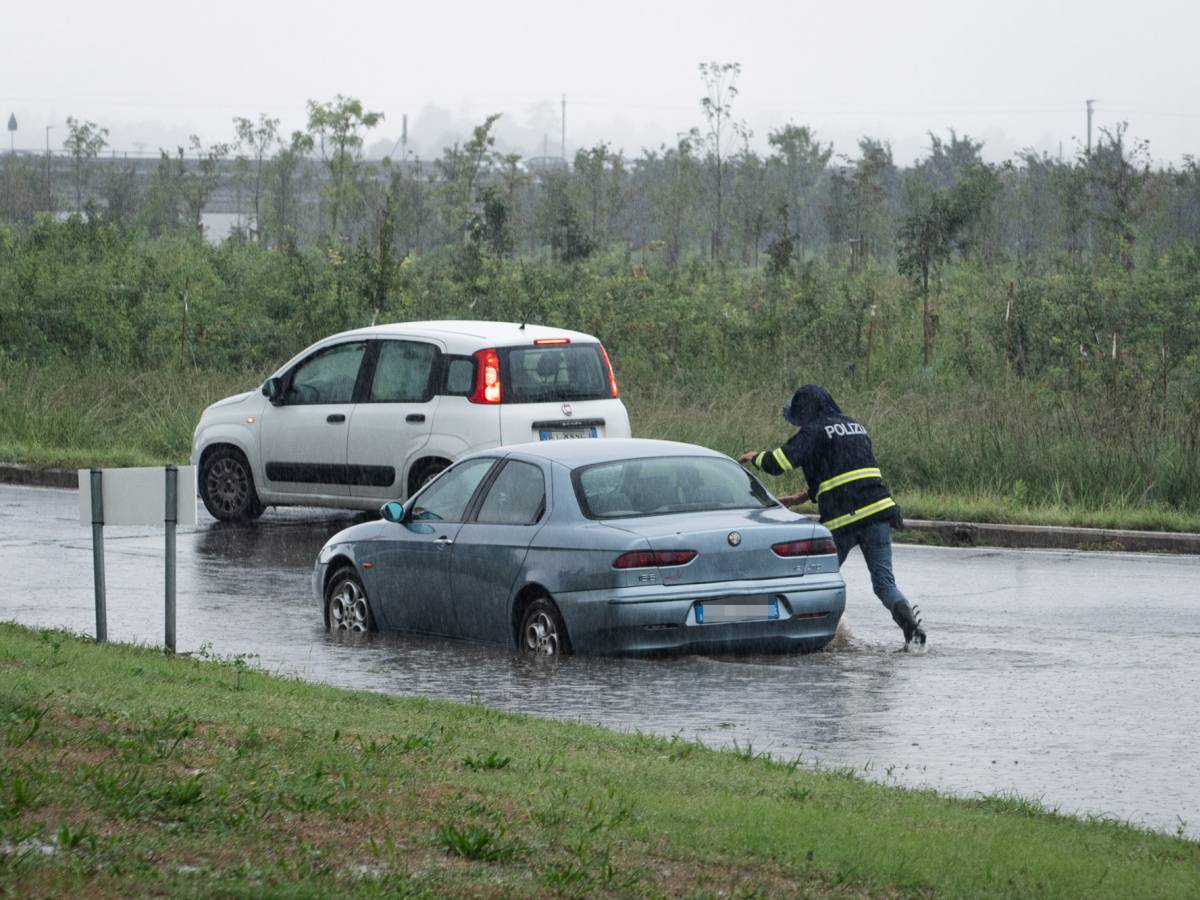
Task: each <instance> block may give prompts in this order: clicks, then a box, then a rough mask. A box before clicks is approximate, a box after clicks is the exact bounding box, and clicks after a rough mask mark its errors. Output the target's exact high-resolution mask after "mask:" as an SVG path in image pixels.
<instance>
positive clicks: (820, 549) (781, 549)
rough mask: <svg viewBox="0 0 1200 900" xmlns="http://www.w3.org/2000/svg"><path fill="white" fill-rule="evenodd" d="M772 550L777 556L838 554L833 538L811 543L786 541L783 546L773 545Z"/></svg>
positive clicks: (817, 539) (819, 539) (820, 539)
mask: <svg viewBox="0 0 1200 900" xmlns="http://www.w3.org/2000/svg"><path fill="white" fill-rule="evenodd" d="M771 549H772V550H774V551H775V555H776V556H824V555H826V554H828V553H837V544H835V543H834V542H833V538H816V539H815V540H811V541H784V542H783V543H782V544H772V545H771Z"/></svg>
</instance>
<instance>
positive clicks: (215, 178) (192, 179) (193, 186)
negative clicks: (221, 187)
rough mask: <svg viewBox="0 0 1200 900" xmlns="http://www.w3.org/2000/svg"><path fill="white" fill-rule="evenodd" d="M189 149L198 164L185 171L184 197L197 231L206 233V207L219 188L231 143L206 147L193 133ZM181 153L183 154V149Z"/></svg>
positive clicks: (190, 219) (189, 218) (189, 141)
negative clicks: (223, 163)
mask: <svg viewBox="0 0 1200 900" xmlns="http://www.w3.org/2000/svg"><path fill="white" fill-rule="evenodd" d="M188 149H190V150H191V151H192V153H194V154H195V155H196V165H195V167H194V168H190V167H189V168H187V169H186V171H185V176H184V179H183V197H184V202H185V203H186V204H187V210H188V220H189V221H190V222H191V224H192V225H193V226H194V227H195V229H196V231H198V232H199V233H200V234H204V208H205V207H206V206H208V201H209V198H211V197H212V195H213V191H215V190H216V189H217V184H218V182H219V181H220V178H221V162H222V160H224V159H225V157H226V156H228V155H229V144H227V143H220V142H218V143H216V144H209V145H208V146H207V147H206V146H204V144H203V143H202V142H201V141H200V138H199V137H198V136H197V135H194V134H193V135H192V136H191V137H190V138H189V139H188ZM179 154H180V157H182V156H183V150H182V149H181V150H180V151H179Z"/></svg>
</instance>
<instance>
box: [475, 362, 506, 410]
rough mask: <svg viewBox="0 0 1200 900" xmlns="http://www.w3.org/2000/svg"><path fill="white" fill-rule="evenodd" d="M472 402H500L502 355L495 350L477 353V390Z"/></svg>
mask: <svg viewBox="0 0 1200 900" xmlns="http://www.w3.org/2000/svg"><path fill="white" fill-rule="evenodd" d="M471 402H472V403H499V402H500V354H498V353H497V352H496V351H495V350H477V351H475V390H474V391H473V392H472V394H471Z"/></svg>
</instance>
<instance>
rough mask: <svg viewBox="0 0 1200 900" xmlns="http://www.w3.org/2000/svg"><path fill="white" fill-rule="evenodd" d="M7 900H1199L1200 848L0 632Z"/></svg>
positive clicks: (680, 750) (1024, 812)
mask: <svg viewBox="0 0 1200 900" xmlns="http://www.w3.org/2000/svg"><path fill="white" fill-rule="evenodd" d="M0 673H2V674H3V678H2V680H0V684H2V687H0V739H2V741H3V755H2V761H0V892H2V893H4V894H7V895H10V896H22V897H29V896H61V895H87V896H133V895H137V896H142V895H147V894H156V895H159V894H169V895H178V896H200V895H203V896H213V895H222V896H251V895H253V896H288V897H297V896H326V895H345V896H378V895H388V896H393V895H398V896H426V895H437V896H447V895H449V896H463V895H470V896H563V895H566V896H582V895H586V894H599V895H643V896H702V895H717V894H725V895H733V896H759V895H766V896H794V895H805V896H831V895H832V896H854V897H861V896H889V897H890V896H922V897H932V896H1056V897H1061V896H1081V897H1082V896H1088V897H1104V896H1111V897H1130V896H1139V897H1151V896H1160V897H1183V896H1195V888H1196V885H1197V884H1200V844H1197V843H1196V842H1192V841H1188V840H1184V839H1181V838H1179V837H1171V836H1168V835H1162V834H1156V833H1150V832H1146V831H1142V830H1138V829H1135V828H1132V827H1129V826H1127V825H1123V824H1121V823H1117V822H1113V821H1107V820H1088V821H1085V820H1080V819H1075V818H1071V817H1067V816H1062V815H1058V814H1055V813H1054V812H1051V811H1047V810H1045V809H1043V808H1041V807H1040V806H1039V805H1038V804H1037V803H1033V802H1030V801H1027V800H1024V799H1022V798H1019V797H1010V796H987V797H980V798H977V799H973V800H957V799H949V798H946V797H943V796H940V795H938V794H935V793H933V792H929V791H911V790H903V789H899V788H895V787H888V786H883V785H879V784H874V783H869V782H865V781H862V780H860V779H859V778H857V777H855V775H854V773H853V772H851V771H815V772H814V771H811V770H807V769H805V768H804V767H802V766H800V765H798V764H797V763H794V762H791V763H785V762H781V761H778V760H773V759H770V758H769V757H767V756H765V755H761V754H755V753H754V752H753V751H752V750H750V749H749V748H747V749H746V750H745V751H743V752H737V753H735V752H717V751H713V750H709V749H705V748H704V747H701V746H699V745H697V744H693V743H689V742H685V741H681V740H678V739H665V738H658V737H650V736H645V735H625V734H617V733H614V732H610V731H606V730H603V729H600V728H595V727H589V726H586V725H580V724H564V723H559V722H551V721H545V720H540V719H536V718H531V717H527V716H521V715H515V714H510V713H502V712H497V711H493V710H489V709H486V708H482V707H479V706H472V705H462V704H453V703H448V702H441V701H430V700H425V699H421V698H394V697H386V696H381V695H376V694H368V693H354V692H348V691H343V690H337V689H333V688H329V687H324V686H319V685H313V684H308V683H304V682H300V681H297V680H288V679H280V678H276V677H273V676H270V675H267V674H265V673H262V672H259V671H254V670H251V669H248V668H247V667H246V666H245V665H244V664H243V663H242V662H241V661H232V662H228V661H225V662H222V661H212V660H204V659H195V658H191V659H185V658H178V659H172V658H168V657H165V656H163V655H162V654H161V653H159V652H157V651H154V650H151V649H146V648H138V647H132V646H123V645H104V646H99V645H96V644H94V643H93V642H91V641H89V640H86V639H83V638H78V637H72V636H69V635H66V634H63V633H59V632H35V631H32V630H29V629H26V628H23V627H19V626H16V625H11V624H5V625H0Z"/></svg>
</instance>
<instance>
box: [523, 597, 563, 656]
mask: <svg viewBox="0 0 1200 900" xmlns="http://www.w3.org/2000/svg"><path fill="white" fill-rule="evenodd" d="M518 634H519V640H520V644H521V652H522V653H524V654H526V655H527V656H568V655H570V653H571V641H570V638H568V637H567V626H566V623H565V622H563V620H562V616H561V615H560V614H559V612H558V607H556V606H555V605H554V601H552V600H551V599H550V598H549V597H539V598H538V599H536V600H534V601H533V602H532V603H530V604H529V606H527V607H526V608H525V612H524V614H523V615H522V616H521V628H520V631H519V632H518Z"/></svg>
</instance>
